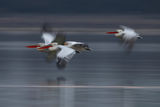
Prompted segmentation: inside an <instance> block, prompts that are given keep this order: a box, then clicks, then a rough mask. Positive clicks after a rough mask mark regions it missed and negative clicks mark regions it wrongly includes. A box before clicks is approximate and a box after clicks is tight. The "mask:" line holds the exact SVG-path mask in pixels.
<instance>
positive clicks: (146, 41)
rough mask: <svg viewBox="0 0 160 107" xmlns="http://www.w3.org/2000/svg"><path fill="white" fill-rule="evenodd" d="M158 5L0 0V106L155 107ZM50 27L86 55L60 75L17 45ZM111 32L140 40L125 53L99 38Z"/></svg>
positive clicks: (158, 97) (159, 72) (131, 0)
mask: <svg viewBox="0 0 160 107" xmlns="http://www.w3.org/2000/svg"><path fill="white" fill-rule="evenodd" d="M159 3H160V1H158V0H152V1H150V0H119V1H117V0H14V1H10V0H5V1H4V0H0V37H1V39H0V106H3V107H11V106H12V107H44V106H45V107H81V106H83V107H106V106H109V107H142V106H145V107H159V106H160V36H159V35H160V14H159V13H160V7H159ZM46 22H47V23H49V24H51V26H52V28H53V31H55V32H57V31H63V32H65V33H66V38H67V40H73V41H81V42H85V43H88V44H89V46H90V47H91V48H92V49H93V50H92V51H91V52H83V53H81V54H77V55H75V57H74V58H73V59H72V60H71V61H70V63H69V64H68V65H67V67H66V68H65V69H64V70H59V69H57V67H56V64H55V61H53V62H52V63H47V62H46V60H45V56H46V55H45V54H44V53H40V52H37V51H36V50H34V49H33V50H32V49H27V48H25V47H24V46H26V45H30V44H35V43H39V42H43V41H42V39H41V27H42V24H43V23H46ZM119 25H126V26H129V27H131V28H134V29H135V30H136V31H137V32H138V33H140V34H141V36H143V39H142V40H137V41H136V43H135V46H134V48H133V50H132V52H131V53H130V54H126V51H125V49H124V47H123V46H121V45H120V43H119V40H118V39H117V38H115V37H114V36H113V35H107V34H106V32H108V31H114V30H115V29H117V28H119Z"/></svg>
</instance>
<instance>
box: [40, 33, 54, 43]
mask: <svg viewBox="0 0 160 107" xmlns="http://www.w3.org/2000/svg"><path fill="white" fill-rule="evenodd" d="M55 37H56V35H55V34H51V33H47V32H44V33H43V34H42V39H43V40H44V43H45V45H48V44H50V43H52V41H54V39H55Z"/></svg>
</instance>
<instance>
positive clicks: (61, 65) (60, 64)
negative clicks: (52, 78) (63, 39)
mask: <svg viewBox="0 0 160 107" xmlns="http://www.w3.org/2000/svg"><path fill="white" fill-rule="evenodd" d="M56 65H57V68H58V69H64V68H65V67H66V65H67V61H66V60H64V59H62V58H58V59H57V63H56Z"/></svg>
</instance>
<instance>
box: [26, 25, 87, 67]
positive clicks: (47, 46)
mask: <svg viewBox="0 0 160 107" xmlns="http://www.w3.org/2000/svg"><path fill="white" fill-rule="evenodd" d="M42 39H43V40H44V43H38V44H36V45H30V46H26V47H27V48H36V49H37V50H38V51H40V52H46V53H47V54H48V55H47V60H48V61H51V60H52V59H53V58H56V61H57V67H58V68H64V67H65V66H66V64H67V62H69V61H70V59H71V58H72V57H73V56H74V55H75V54H76V53H80V52H81V51H85V50H90V48H89V46H88V45H87V44H85V43H82V42H75V41H65V35H64V34H63V33H57V34H55V33H52V32H50V30H48V29H47V28H46V27H43V32H42Z"/></svg>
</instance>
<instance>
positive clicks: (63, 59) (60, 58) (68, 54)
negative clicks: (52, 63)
mask: <svg viewBox="0 0 160 107" xmlns="http://www.w3.org/2000/svg"><path fill="white" fill-rule="evenodd" d="M59 48H60V51H59V52H58V53H57V67H58V68H64V67H65V66H66V64H67V62H69V61H70V60H71V59H72V57H73V56H74V55H75V54H76V52H75V50H73V49H71V48H68V47H66V46H62V45H60V46H59Z"/></svg>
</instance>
